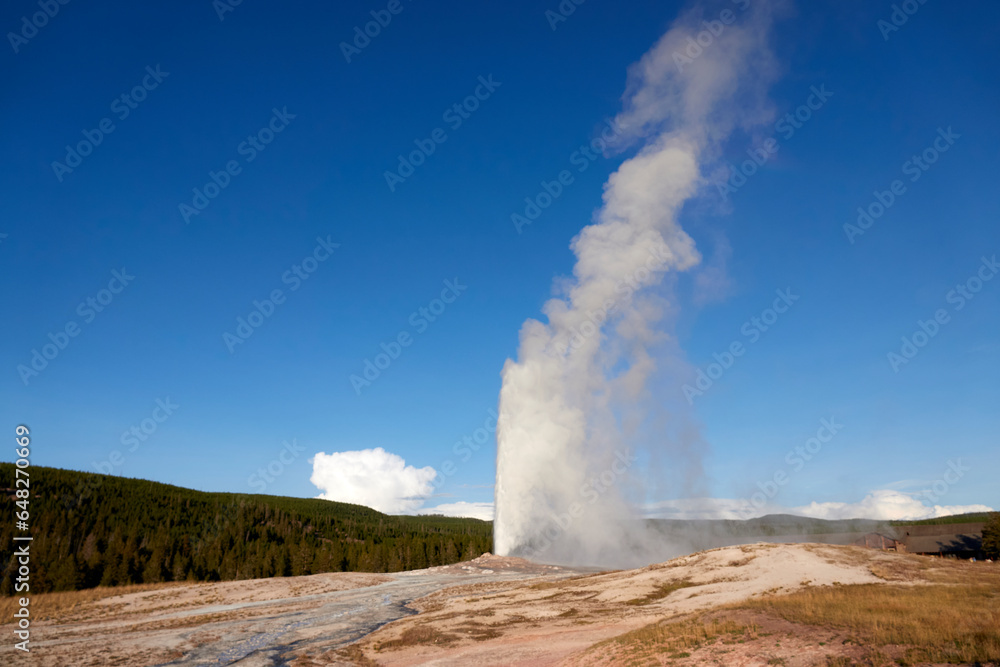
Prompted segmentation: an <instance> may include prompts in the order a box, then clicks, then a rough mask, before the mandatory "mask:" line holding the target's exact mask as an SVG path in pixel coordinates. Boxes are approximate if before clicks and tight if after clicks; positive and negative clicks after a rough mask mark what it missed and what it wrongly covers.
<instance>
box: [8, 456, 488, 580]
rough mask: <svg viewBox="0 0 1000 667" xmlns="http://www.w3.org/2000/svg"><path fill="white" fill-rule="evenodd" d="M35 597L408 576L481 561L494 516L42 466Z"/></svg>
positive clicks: (37, 481) (35, 477) (11, 569)
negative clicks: (387, 510)
mask: <svg viewBox="0 0 1000 667" xmlns="http://www.w3.org/2000/svg"><path fill="white" fill-rule="evenodd" d="M29 474H30V484H31V486H30V491H31V497H30V503H29V505H28V511H29V512H30V518H29V519H28V523H29V524H30V532H31V535H32V537H33V538H34V539H33V540H32V541H31V542H30V545H31V547H30V552H31V574H30V577H31V579H30V584H31V589H30V590H31V592H32V593H43V592H47V591H66V590H77V589H81V588H90V587H93V586H116V585H120V584H133V583H153V582H161V581H184V580H187V581H220V580H223V581H228V580H233V579H255V578H259V577H282V576H290V575H302V574H316V573H320V572H397V571H400V570H412V569H419V568H424V567H430V566H434V565H445V564H448V563H455V562H458V561H460V560H466V559H470V558H475V557H476V556H479V555H480V554H482V553H485V552H487V551H490V550H491V549H492V541H493V540H492V531H493V527H492V524H491V523H489V522H486V521H479V520H476V519H456V518H450V517H442V516H419V517H415V516H389V515H386V514H382V513H380V512H376V511H375V510H373V509H370V508H368V507H363V506H361V505H350V504H347V503H335V502H330V501H326V500H315V499H304V498H285V497H279V496H264V495H248V494H240V493H203V492H201V491H193V490H190V489H184V488H181V487H177V486H170V485H167V484H160V483H158V482H149V481H145V480H139V479H127V478H123V477H115V476H111V475H97V474H93V473H85V472H76V471H72V470H60V469H58V468H45V467H36V466H32V467H31V468H30V469H29ZM14 476H15V472H14V465H13V464H10V463H0V566H2V567H3V572H2V582H0V594H2V595H11V594H13V592H14V583H15V582H14V578H15V577H16V576H17V567H18V563H17V562H16V559H15V558H14V550H15V548H17V547H19V546H20V545H22V544H24V542H19V543H15V542H14V540H13V536H14V535H23V534H24V533H22V532H20V531H17V530H16V527H15V521H16V519H15V512H19V511H21V507H19V506H18V505H16V504H15V502H16V501H17V500H18V498H17V497H16V496H15V488H14V487H15V482H14Z"/></svg>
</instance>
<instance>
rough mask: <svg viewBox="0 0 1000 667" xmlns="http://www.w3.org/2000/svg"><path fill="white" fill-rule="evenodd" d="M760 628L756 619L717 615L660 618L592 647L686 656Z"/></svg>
mask: <svg viewBox="0 0 1000 667" xmlns="http://www.w3.org/2000/svg"><path fill="white" fill-rule="evenodd" d="M759 632H760V628H759V627H758V626H757V625H756V624H755V623H750V624H746V623H740V622H737V621H731V620H718V619H712V620H710V621H705V620H703V619H702V618H701V617H697V618H692V619H687V620H682V621H673V622H665V621H659V622H657V623H653V624H651V625H647V626H645V627H642V628H639V629H638V630H633V631H632V632H627V633H625V634H623V635H620V636H618V637H615V638H613V639H608V640H606V641H603V642H600V643H598V644H595V645H594V646H593V647H591V649H592V650H594V649H596V650H597V651H598V652H600V651H601V649H607V648H612V649H613V650H616V651H624V653H625V654H626V655H627V656H629V657H631V658H641V657H644V656H650V655H653V654H661V653H665V654H666V655H667V657H670V658H685V657H688V656H689V655H690V652H691V651H693V650H697V649H698V648H700V647H702V646H704V645H706V644H709V643H712V642H714V641H715V640H717V639H720V638H721V640H722V642H723V643H726V644H734V643H737V642H743V641H747V640H751V639H756V638H757V636H758V634H759Z"/></svg>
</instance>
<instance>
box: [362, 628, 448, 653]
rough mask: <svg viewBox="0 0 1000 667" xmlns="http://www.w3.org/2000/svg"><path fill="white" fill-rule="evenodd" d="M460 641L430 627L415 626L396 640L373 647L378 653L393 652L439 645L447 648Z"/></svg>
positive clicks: (404, 631)
mask: <svg viewBox="0 0 1000 667" xmlns="http://www.w3.org/2000/svg"><path fill="white" fill-rule="evenodd" d="M457 640H458V637H457V636H455V635H451V634H448V633H445V632H441V631H440V630H437V629H435V628H432V627H430V626H429V625H414V626H411V627H409V628H407V629H406V630H403V633H402V634H401V635H399V637H397V638H396V639H390V640H388V641H384V642H379V643H377V644H375V646H374V647H373V648H374V649H375V650H376V651H386V650H388V651H391V650H393V649H398V648H406V647H408V646H422V645H437V646H442V645H444V646H447V645H448V644H451V643H452V642H455V641H457Z"/></svg>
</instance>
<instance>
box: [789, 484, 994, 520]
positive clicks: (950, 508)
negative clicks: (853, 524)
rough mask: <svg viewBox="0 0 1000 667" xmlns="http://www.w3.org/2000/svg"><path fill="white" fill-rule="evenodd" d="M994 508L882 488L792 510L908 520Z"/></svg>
mask: <svg viewBox="0 0 1000 667" xmlns="http://www.w3.org/2000/svg"><path fill="white" fill-rule="evenodd" d="M991 511H993V510H992V509H991V508H989V507H987V506H986V505H925V504H923V503H922V502H921V501H920V500H919V499H917V498H916V497H915V496H913V495H911V494H908V493H903V492H901V491H894V490H891V489H880V490H878V491H872V492H871V493H869V494H868V495H867V496H865V497H864V499H862V500H861V501H860V502H857V503H816V502H813V503H809V504H808V505H804V506H802V507H794V508H792V510H791V513H792V514H802V515H804V516H811V517H815V518H817V519H881V520H884V521H908V520H914V519H934V518H936V517H939V516H948V515H949V514H964V513H966V512H991Z"/></svg>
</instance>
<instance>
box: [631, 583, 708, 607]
mask: <svg viewBox="0 0 1000 667" xmlns="http://www.w3.org/2000/svg"><path fill="white" fill-rule="evenodd" d="M698 585H699V584H695V583H692V582H690V581H688V580H686V579H684V580H682V581H669V582H667V583H665V584H659V585H658V586H657V587H656V588H654V589H653V590H652V592H650V593H647V594H646V595H645V596H643V597H641V598H634V599H632V600H626V602H625V604H627V605H629V606H632V607H641V606H643V605H647V604H651V603H653V602H656V601H657V600H662V599H663V598H665V597H667V596H668V595H670V594H671V593H673V592H674V591H679V590H680V589H682V588H691V587H692V586H698Z"/></svg>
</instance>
